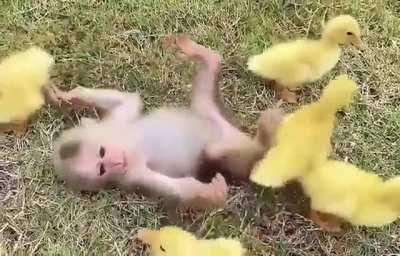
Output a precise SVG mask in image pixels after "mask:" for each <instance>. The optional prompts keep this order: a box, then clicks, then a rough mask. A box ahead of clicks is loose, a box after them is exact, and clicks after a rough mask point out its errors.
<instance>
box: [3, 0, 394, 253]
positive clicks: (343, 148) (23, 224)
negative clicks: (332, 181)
mask: <svg viewBox="0 0 400 256" xmlns="http://www.w3.org/2000/svg"><path fill="white" fill-rule="evenodd" d="M342 13H349V14H353V15H354V16H355V17H357V19H358V20H359V21H360V24H361V26H362V28H363V33H364V35H363V39H364V42H365V43H366V45H367V48H366V50H365V51H364V52H363V53H360V52H357V51H355V50H351V49H347V50H346V51H345V53H344V56H343V58H342V59H341V61H340V63H339V64H338V66H337V67H336V68H335V69H334V71H333V72H331V73H330V74H329V75H327V76H326V77H324V79H322V80H321V81H319V82H317V83H315V85H314V86H312V87H310V88H308V89H305V90H304V91H303V93H302V95H304V98H302V99H301V101H302V103H304V102H310V101H312V100H314V99H316V98H317V97H318V95H319V94H320V89H321V87H322V86H323V85H325V84H326V83H327V81H328V80H329V79H330V78H332V77H334V76H335V75H336V74H338V73H340V72H347V73H348V74H349V75H350V76H351V77H352V78H354V79H356V80H357V81H358V83H359V86H360V88H361V92H362V96H361V99H360V100H359V101H358V102H357V104H355V105H354V107H352V108H351V110H350V111H348V112H347V113H346V114H345V115H344V116H343V117H342V118H341V121H340V125H339V127H338V129H337V131H336V134H335V142H336V146H335V154H336V156H337V157H338V158H341V159H345V158H347V159H349V160H350V161H351V162H353V163H355V164H357V165H359V166H360V167H364V168H369V169H371V170H372V169H373V170H375V171H376V172H377V173H379V174H382V175H384V176H390V175H396V174H400V172H399V170H400V146H399V144H400V143H399V137H400V135H399V133H400V109H399V106H400V104H399V103H400V87H399V82H400V73H399V71H400V49H399V47H400V38H399V35H400V4H399V3H398V1H390V0H387V1H384V0H382V1H379V0H377V1H374V0H362V1H360V0H356V1H351V0H347V1H344V0H342V1H340V0H332V1H323V0H314V1H301V0H287V1H278V0H270V1H268V0H260V1H256V0H230V1H223V0H220V1H219V0H206V1H198V0H197V1H192V3H188V2H187V1H179V0H175V1H173V0H167V1H163V0H137V1H133V0H132V1H129V0H121V1H116V0H103V1H100V0H82V1H57V0H42V1H39V0H34V1H28V0H26V1H25V0H13V1H11V0H4V1H0V24H1V26H0V56H5V55H6V54H8V53H9V52H10V51H11V50H16V49H23V48H25V47H27V45H29V44H36V45H39V46H41V47H44V48H46V49H48V50H49V51H50V52H51V53H52V54H54V55H55V56H56V60H57V64H56V68H55V71H54V82H55V83H57V84H60V85H62V86H65V87H73V86H75V85H77V84H79V85H83V86H89V87H110V88H120V89H124V90H138V91H140V92H141V94H142V95H143V97H144V100H145V104H146V108H147V109H150V108H154V107H157V106H160V105H162V104H164V103H167V104H183V103H187V100H188V97H187V96H188V91H187V87H186V86H185V85H186V84H188V83H189V82H190V76H191V71H192V70H193V69H191V68H188V66H187V65H186V64H183V63H182V62H180V61H179V60H177V59H176V58H175V56H174V55H172V54H171V53H170V52H167V51H165V50H163V49H162V47H161V38H162V37H163V36H164V35H166V34H171V33H178V32H188V33H190V34H192V35H193V36H194V39H195V40H197V41H198V42H200V43H203V44H206V45H208V46H210V47H212V48H215V49H217V50H219V51H220V52H222V53H223V56H224V69H223V80H222V81H221V86H222V88H223V93H224V95H225V96H226V103H227V105H228V106H229V107H230V108H231V109H232V110H233V112H234V113H235V115H236V117H237V118H238V119H240V120H241V121H242V122H243V124H244V125H246V127H248V130H249V131H250V132H253V131H254V125H255V120H256V118H257V116H258V113H259V111H260V110H263V109H265V108H267V107H270V106H273V105H274V104H276V100H274V98H273V93H272V92H271V91H269V90H267V89H265V88H264V87H263V86H262V82H261V80H260V79H258V78H256V77H254V76H253V75H252V74H250V73H249V72H248V71H246V69H245V63H246V59H247V57H248V56H249V55H250V54H253V53H258V52H260V51H261V50H262V49H263V48H264V47H265V46H269V45H270V44H272V43H273V42H276V41H279V40H282V39H287V38H293V37H297V36H304V35H308V36H310V37H317V36H318V35H319V34H320V24H321V20H322V19H323V17H325V16H326V17H329V16H332V15H336V14H342ZM292 108H293V107H291V108H289V107H288V110H290V109H292ZM74 123H76V117H74V116H64V115H63V114H62V113H61V112H59V111H58V110H55V109H51V108H48V107H47V108H44V109H43V110H42V111H41V112H40V115H39V120H38V122H36V123H34V124H33V125H32V127H31V129H30V130H29V132H28V134H27V135H26V136H25V137H23V138H20V139H16V138H14V137H1V138H0V139H1V141H0V207H1V208H0V247H1V246H2V247H3V249H6V250H7V251H8V252H9V254H10V255H30V254H44V255H78V254H79V255H103V254H104V255H143V254H144V248H143V247H142V246H141V245H139V244H136V243H134V242H133V241H132V240H131V236H132V235H133V234H134V233H135V231H136V230H137V229H138V228H140V227H157V226H159V225H160V223H168V220H167V219H166V218H165V213H164V212H163V211H161V210H160V207H159V205H158V204H156V203H154V202H148V201H146V200H145V199H143V198H141V197H138V196H135V195H125V194H121V193H119V192H118V191H106V192H101V193H97V194H76V193H72V192H70V191H68V190H66V189H65V187H64V186H63V184H62V183H60V182H58V181H57V180H56V179H55V178H54V174H53V170H52V167H51V162H50V154H51V142H52V140H53V139H54V137H55V136H56V135H57V133H58V132H59V131H60V130H61V129H63V128H66V127H70V126H72V125H73V124H74ZM256 191H258V192H263V193H262V195H261V194H258V195H256V194H255V192H256ZM286 197H287V196H286V195H285V194H284V193H283V192H280V191H270V190H260V189H257V190H255V189H254V188H241V189H239V188H233V189H232V191H231V197H230V201H229V205H228V207H227V209H225V210H223V211H215V212H208V213H206V214H203V215H199V216H197V217H196V218H195V219H194V220H188V218H187V217H185V216H183V217H182V218H183V220H182V221H183V222H184V224H183V225H184V226H185V228H186V229H188V230H191V231H194V232H196V234H198V235H199V236H204V237H209V238H213V237H216V236H219V235H228V234H231V235H234V236H238V237H239V238H240V239H241V241H242V242H243V243H244V244H245V245H246V247H247V248H249V249H250V250H251V255H270V254H275V255H385V254H386V255H389V254H390V253H400V249H399V248H400V237H399V234H400V225H399V222H397V224H393V225H390V226H387V227H385V228H381V229H378V228H374V229H372V228H369V229H367V228H353V229H352V230H350V231H349V232H348V233H346V234H345V235H342V236H333V235H331V234H327V233H324V232H322V231H320V230H319V229H318V228H317V227H316V226H314V225H313V224H312V223H311V222H310V221H308V220H307V219H306V218H304V217H302V215H300V214H298V213H296V212H295V211H292V210H291V207H290V204H287V203H286V202H285V201H284V200H282V199H285V198H286ZM0 254H1V250H0Z"/></svg>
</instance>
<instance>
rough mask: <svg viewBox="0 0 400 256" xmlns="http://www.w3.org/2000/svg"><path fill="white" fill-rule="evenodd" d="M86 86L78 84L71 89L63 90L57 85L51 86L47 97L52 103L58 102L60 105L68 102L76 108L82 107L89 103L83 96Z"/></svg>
mask: <svg viewBox="0 0 400 256" xmlns="http://www.w3.org/2000/svg"><path fill="white" fill-rule="evenodd" d="M85 90H86V89H85V88H84V87H81V86H77V87H75V88H74V89H72V90H70V91H63V90H61V89H59V88H58V87H57V86H50V87H49V88H48V90H47V99H48V101H49V102H50V103H53V104H56V105H58V106H61V105H64V104H67V105H71V106H72V107H75V108H80V107H84V106H86V105H88V104H87V103H86V102H85V101H84V100H82V99H81V98H82V97H83V96H82V95H84V93H85Z"/></svg>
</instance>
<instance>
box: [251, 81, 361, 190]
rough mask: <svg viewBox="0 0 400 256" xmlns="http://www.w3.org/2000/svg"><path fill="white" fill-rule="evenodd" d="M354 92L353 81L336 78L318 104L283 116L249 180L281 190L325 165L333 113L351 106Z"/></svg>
mask: <svg viewBox="0 0 400 256" xmlns="http://www.w3.org/2000/svg"><path fill="white" fill-rule="evenodd" d="M356 90H357V85H356V83H355V82H354V81H352V80H350V79H348V78H347V76H346V75H340V76H338V77H337V78H336V79H335V80H332V81H331V82H330V83H329V84H328V85H327V86H326V87H325V89H324V91H323V94H322V97H321V98H320V100H319V101H317V102H314V103H312V104H309V105H305V106H302V107H301V108H300V109H299V110H297V111H295V112H294V113H292V114H290V115H289V116H287V117H286V119H285V120H284V121H283V123H282V124H281V125H280V126H279V127H278V131H277V134H276V139H275V141H276V143H275V145H274V146H273V147H272V148H271V149H270V150H269V151H268V153H267V155H266V156H265V158H264V159H263V160H261V161H260V162H259V163H258V164H257V165H256V167H255V169H254V170H253V172H252V173H251V175H250V180H252V181H253V182H255V183H258V184H260V185H263V186H268V187H281V186H284V185H285V184H286V183H287V182H289V181H291V180H294V179H296V178H298V177H300V176H301V175H303V174H304V173H306V172H307V171H309V170H311V169H312V168H313V167H314V166H316V165H318V164H319V163H321V162H323V161H325V159H326V158H327V156H328V154H329V152H330V143H331V142H330V138H331V134H332V130H333V127H334V122H335V114H336V111H338V110H339V109H340V108H342V107H344V106H346V105H348V104H349V103H351V101H352V98H353V94H354V93H355V91H356Z"/></svg>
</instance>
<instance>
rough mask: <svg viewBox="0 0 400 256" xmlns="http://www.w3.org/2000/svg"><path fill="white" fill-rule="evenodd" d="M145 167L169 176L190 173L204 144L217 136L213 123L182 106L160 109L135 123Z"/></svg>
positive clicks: (199, 162)
mask: <svg viewBox="0 0 400 256" xmlns="http://www.w3.org/2000/svg"><path fill="white" fill-rule="evenodd" d="M135 126H136V129H135V130H137V131H139V132H140V133H141V136H139V137H141V138H142V141H141V147H142V148H143V150H144V152H145V154H146V155H147V156H148V157H149V158H148V167H149V168H151V169H152V170H154V171H157V172H160V173H163V174H166V175H168V176H170V177H185V176H193V175H195V174H196V172H197V170H198V169H199V166H200V164H201V161H202V157H203V150H204V148H205V147H206V145H207V144H208V143H209V142H211V141H214V140H216V139H217V138H218V134H217V129H216V128H215V127H213V124H212V123H211V122H210V121H208V120H205V119H203V118H201V117H199V116H197V115H195V114H194V113H192V112H190V111H188V110H184V109H163V110H160V111H157V112H154V113H152V114H150V115H149V116H147V117H145V118H143V119H142V120H140V121H139V122H138V123H137V124H136V125H135Z"/></svg>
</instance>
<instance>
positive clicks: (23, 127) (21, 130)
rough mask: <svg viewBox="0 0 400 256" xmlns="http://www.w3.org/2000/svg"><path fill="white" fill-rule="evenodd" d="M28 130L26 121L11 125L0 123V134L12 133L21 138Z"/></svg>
mask: <svg viewBox="0 0 400 256" xmlns="http://www.w3.org/2000/svg"><path fill="white" fill-rule="evenodd" d="M27 130H28V120H23V121H18V122H13V123H7V124H5V123H0V134H1V133H7V132H12V133H14V134H15V135H16V136H18V137H20V136H23V135H24V134H25V133H26V131H27Z"/></svg>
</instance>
